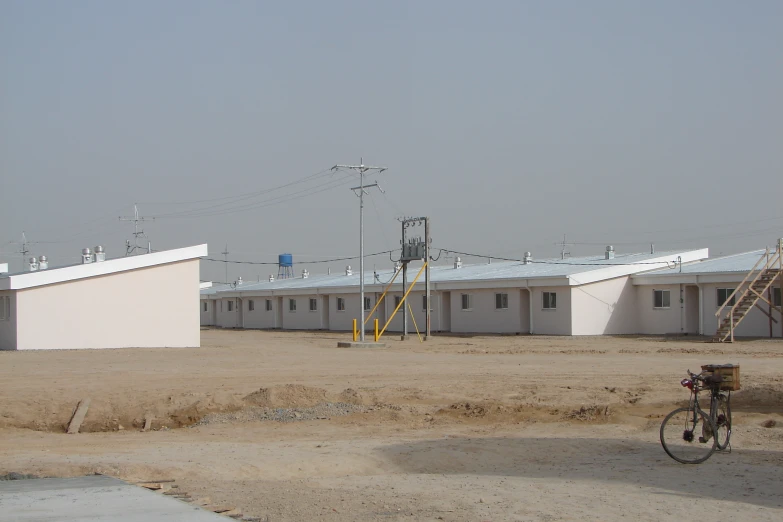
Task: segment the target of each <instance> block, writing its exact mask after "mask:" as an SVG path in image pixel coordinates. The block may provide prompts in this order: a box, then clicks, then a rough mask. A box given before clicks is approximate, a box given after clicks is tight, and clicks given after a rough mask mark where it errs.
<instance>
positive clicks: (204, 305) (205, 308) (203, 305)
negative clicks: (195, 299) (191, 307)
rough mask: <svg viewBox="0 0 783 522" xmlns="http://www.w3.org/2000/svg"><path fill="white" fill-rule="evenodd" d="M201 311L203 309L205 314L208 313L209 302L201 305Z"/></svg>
mask: <svg viewBox="0 0 783 522" xmlns="http://www.w3.org/2000/svg"><path fill="white" fill-rule="evenodd" d="M201 309H202V310H204V311H205V312H206V311H207V302H206V301H204V302H203V303H202V304H201Z"/></svg>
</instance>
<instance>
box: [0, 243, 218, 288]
mask: <svg viewBox="0 0 783 522" xmlns="http://www.w3.org/2000/svg"><path fill="white" fill-rule="evenodd" d="M206 255H207V244H206V243H204V244H201V245H195V246H190V247H185V248H175V249H172V250H163V251H161V252H153V253H151V254H143V255H140V256H130V257H120V258H117V259H109V260H107V261H101V262H100V263H88V264H85V265H73V266H66V267H62V268H51V269H48V270H40V271H37V272H25V273H22V274H15V275H10V276H8V277H6V278H4V279H0V290H25V289H27V288H35V287H38V286H45V285H53V284H57V283H65V282H68V281H76V280H79V279H88V278H90V277H98V276H103V275H109V274H116V273H119V272H127V271H129V270H138V269H140V268H149V267H153V266H158V265H165V264H169V263H176V262H179V261H187V260H189V259H198V258H200V257H204V256H206Z"/></svg>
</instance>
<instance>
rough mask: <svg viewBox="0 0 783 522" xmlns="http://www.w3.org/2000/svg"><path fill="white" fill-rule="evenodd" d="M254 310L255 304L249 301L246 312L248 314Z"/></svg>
mask: <svg viewBox="0 0 783 522" xmlns="http://www.w3.org/2000/svg"><path fill="white" fill-rule="evenodd" d="M255 309H256V302H255V301H253V300H252V299H251V300H250V301H248V302H247V310H248V311H249V312H252V311H253V310H255Z"/></svg>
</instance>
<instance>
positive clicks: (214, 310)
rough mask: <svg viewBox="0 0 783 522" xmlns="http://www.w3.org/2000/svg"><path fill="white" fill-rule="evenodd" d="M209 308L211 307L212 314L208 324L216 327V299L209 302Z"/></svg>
mask: <svg viewBox="0 0 783 522" xmlns="http://www.w3.org/2000/svg"><path fill="white" fill-rule="evenodd" d="M209 306H211V307H212V312H211V313H212V320H211V321H210V323H209V324H211V325H212V326H216V325H217V300H216V299H212V300H210V301H209Z"/></svg>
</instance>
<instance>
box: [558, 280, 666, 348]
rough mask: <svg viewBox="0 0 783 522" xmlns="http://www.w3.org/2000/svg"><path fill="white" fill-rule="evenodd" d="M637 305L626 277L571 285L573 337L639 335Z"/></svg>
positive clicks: (634, 291)
mask: <svg viewBox="0 0 783 522" xmlns="http://www.w3.org/2000/svg"><path fill="white" fill-rule="evenodd" d="M557 297H558V299H560V294H559V293H558V296H557ZM650 302H652V298H651V299H650ZM637 305H638V303H637V299H636V288H635V287H634V286H633V283H632V281H631V278H630V277H627V276H625V277H618V278H615V279H609V280H607V281H600V282H598V283H590V284H587V285H579V286H572V287H571V317H572V325H571V335H618V334H632V333H637V332H638V320H637V316H638V314H637Z"/></svg>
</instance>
